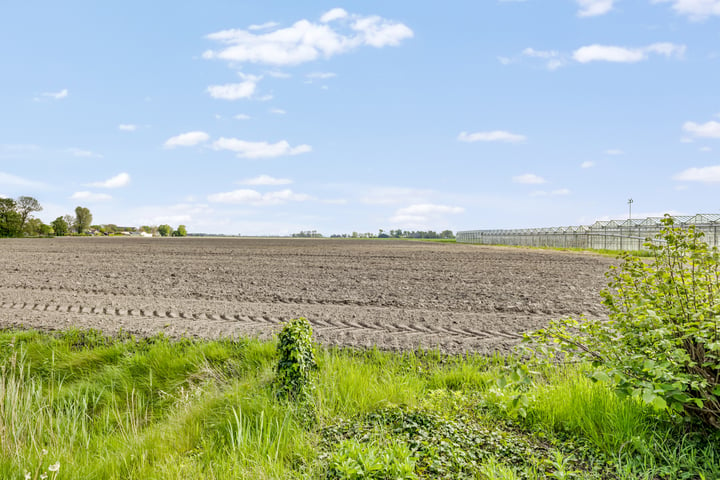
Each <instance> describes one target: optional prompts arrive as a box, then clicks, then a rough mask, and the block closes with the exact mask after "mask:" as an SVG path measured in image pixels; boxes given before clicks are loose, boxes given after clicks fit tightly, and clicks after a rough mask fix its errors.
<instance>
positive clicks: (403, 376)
mask: <svg viewBox="0 0 720 480" xmlns="http://www.w3.org/2000/svg"><path fill="white" fill-rule="evenodd" d="M274 352H275V346H274V344H273V343H272V342H265V343H263V342H257V341H250V340H239V341H230V340H226V341H214V342H211V341H189V340H182V341H170V340H169V339H167V338H163V337H153V338H149V339H136V338H132V337H128V336H121V337H119V338H106V337H103V336H102V335H100V334H98V333H96V332H80V331H68V332H61V333H56V334H41V333H38V332H32V331H8V332H0V478H3V479H16V478H17V479H22V478H24V476H25V473H26V472H31V473H32V474H35V473H36V472H40V473H43V472H44V473H52V472H51V471H50V470H49V468H50V467H51V466H52V465H57V462H59V468H60V470H59V471H58V472H55V473H56V474H57V478H59V479H66V478H67V479H74V478H84V479H108V478H111V479H112V478H116V479H154V478H157V479H173V478H177V479H181V478H182V479H186V478H208V479H228V478H260V479H263V478H268V479H270V478H272V479H275V478H322V477H325V476H327V477H329V478H343V477H338V476H337V475H338V473H337V472H339V471H340V470H339V468H340V467H341V466H343V465H345V466H347V465H355V464H353V463H352V462H356V460H358V458H360V459H364V460H363V461H364V462H366V463H365V464H364V465H366V467H367V465H369V464H368V463H367V462H370V463H372V462H376V463H377V462H379V463H377V465H380V466H379V467H378V466H377V465H376V467H377V468H381V467H382V465H384V466H385V467H387V466H388V465H390V466H394V467H393V468H395V467H397V468H399V469H400V470H397V471H405V470H402V468H405V469H407V468H408V465H409V466H410V467H412V468H415V469H416V472H415V473H414V474H413V475H416V476H419V478H456V475H459V473H458V472H466V473H467V472H474V473H473V475H474V476H475V478H554V477H552V475H556V473H553V472H559V471H560V470H558V468H560V467H557V465H560V466H562V465H564V464H563V462H570V463H568V465H570V464H572V468H573V469H576V470H577V471H578V472H580V473H577V474H573V475H575V477H568V478H627V479H636V478H637V479H639V478H653V479H654V478H668V479H670V478H699V475H700V474H703V475H705V478H720V470H719V469H718V467H717V464H718V460H719V459H720V447H719V446H718V443H719V442H717V441H716V437H712V435H713V434H712V433H711V432H706V431H702V430H698V429H696V427H691V426H688V425H677V424H674V423H673V422H672V421H671V419H669V418H661V417H658V416H657V415H655V414H654V413H653V412H649V411H647V410H646V409H644V408H643V407H641V406H640V405H639V404H637V403H636V402H634V401H632V400H629V399H620V398H618V397H617V396H615V395H614V394H613V393H612V392H610V391H609V390H608V389H607V388H606V387H604V386H603V385H601V384H595V383H593V382H591V381H589V380H588V379H587V378H586V377H585V376H584V374H583V371H582V368H574V367H573V368H570V369H567V370H553V371H547V372H543V376H542V380H538V381H537V382H535V383H534V384H533V385H532V387H531V389H530V390H529V391H528V392H527V393H528V394H529V396H530V397H531V398H532V401H531V402H530V404H529V405H528V408H527V415H526V416H525V417H524V418H518V417H513V416H511V415H509V414H506V413H504V412H503V411H502V410H500V409H493V408H487V407H488V401H489V400H488V399H492V398H493V397H492V396H491V395H489V392H490V391H491V390H492V389H493V388H495V387H494V386H495V384H496V380H497V378H498V376H500V375H501V374H502V369H501V366H502V364H503V363H505V362H506V361H507V359H502V358H500V357H496V358H484V357H475V356H468V357H447V356H444V355H441V354H440V353H438V352H405V353H387V352H379V351H366V352H359V351H352V350H337V349H320V350H319V352H318V357H317V360H318V366H319V369H318V371H317V379H316V380H317V381H316V383H315V385H316V388H315V390H314V392H313V395H312V398H311V399H310V405H305V406H302V405H295V404H293V403H290V402H288V401H285V400H282V399H279V398H278V397H277V396H276V394H275V391H274V389H273V386H272V380H273V378H274V362H275V356H274ZM418 435H421V436H420V437H419V436H418ZM422 435H429V436H430V437H428V438H426V439H425V440H423V438H424V437H422ZM703 436H704V437H703ZM453 439H455V440H453ZM454 441H457V442H460V443H459V444H458V445H460V444H461V445H476V446H477V448H478V449H482V455H479V456H478V457H477V458H479V459H480V460H478V462H477V463H476V464H472V463H463V462H467V461H466V460H462V459H463V458H465V457H466V455H467V454H468V453H469V452H467V451H464V450H463V449H465V450H466V449H467V448H473V447H462V449H458V448H457V447H453V445H452V443H453V442H454ZM423 442H425V444H427V445H428V447H427V448H425V447H422V445H425V444H424V443H423ZM342 445H344V447H343V446H342ZM351 447H352V448H351ZM417 448H420V449H421V450H417ZM423 449H424V450H423ZM392 452H395V453H392ZM398 452H400V453H398ZM393 455H395V456H393ZM428 455H429V456H428ZM467 458H470V457H467ZM575 459H576V460H578V461H577V462H576V461H575ZM596 460H597V462H595V461H596ZM358 461H359V460H358ZM431 461H432V462H435V463H436V464H437V465H440V466H439V467H437V470H435V471H436V472H446V474H445V473H443V474H437V475H430V474H428V473H423V472H424V471H425V470H423V469H427V468H431V465H432V463H431ZM343 462H344V463H343ZM383 462H384V463H383ZM393 462H395V463H393ZM553 462H555V463H553ZM594 462H595V463H597V465H600V466H602V468H603V469H604V470H603V473H602V475H604V476H602V477H600V476H598V475H600V474H599V473H598V471H599V470H598V471H594V470H593V468H594V467H593V465H595V463H594ZM356 463H357V462H356ZM360 463H362V462H360ZM331 465H335V466H336V467H337V468H335V467H332V468H331ZM398 465H399V467H398ZM553 465H555V466H553ZM385 467H382V468H385ZM400 467H402V468H400ZM387 468H390V467H387ZM432 468H435V467H432ZM443 468H445V470H443ZM453 468H458V469H460V470H457V471H454V470H452V469H453ZM568 468H569V467H568ZM570 470H572V469H570ZM428 471H429V470H428ZM447 472H449V473H447ZM648 472H650V473H648ZM688 472H694V473H693V474H694V475H695V476H692V475H691V474H690V473H688ZM443 475H444V476H443ZM448 475H449V476H448ZM557 475H560V473H557ZM49 478H52V477H49ZM407 478H411V477H407ZM557 478H559V477H557Z"/></svg>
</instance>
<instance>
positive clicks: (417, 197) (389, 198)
mask: <svg viewBox="0 0 720 480" xmlns="http://www.w3.org/2000/svg"><path fill="white" fill-rule="evenodd" d="M363 193H364V195H363V196H362V197H361V198H360V201H361V202H362V203H365V204H369V205H397V204H402V203H425V202H426V201H427V199H428V198H429V197H430V196H431V195H432V194H433V191H432V190H423V189H417V188H406V187H370V188H364V189H363Z"/></svg>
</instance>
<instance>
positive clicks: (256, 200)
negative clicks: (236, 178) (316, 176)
mask: <svg viewBox="0 0 720 480" xmlns="http://www.w3.org/2000/svg"><path fill="white" fill-rule="evenodd" d="M311 198H312V197H310V196H309V195H305V194H302V193H295V192H293V191H292V190H290V189H286V190H280V191H277V192H268V193H260V192H258V191H257V190H249V189H240V190H233V191H231V192H223V193H215V194H212V195H209V196H208V200H209V201H211V202H213V203H230V204H234V205H252V206H256V207H261V206H269V205H282V204H284V203H288V202H304V201H307V200H310V199H311Z"/></svg>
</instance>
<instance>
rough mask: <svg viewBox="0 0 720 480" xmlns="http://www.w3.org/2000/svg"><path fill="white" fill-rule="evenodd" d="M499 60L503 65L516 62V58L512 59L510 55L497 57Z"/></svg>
mask: <svg viewBox="0 0 720 480" xmlns="http://www.w3.org/2000/svg"><path fill="white" fill-rule="evenodd" d="M497 59H498V62H500V63H501V64H502V65H510V64H513V63H515V62H516V60H515V59H512V58H510V57H497Z"/></svg>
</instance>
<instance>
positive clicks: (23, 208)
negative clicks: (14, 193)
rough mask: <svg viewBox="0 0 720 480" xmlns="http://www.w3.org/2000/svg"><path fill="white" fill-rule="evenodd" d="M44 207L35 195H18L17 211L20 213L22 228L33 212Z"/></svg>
mask: <svg viewBox="0 0 720 480" xmlns="http://www.w3.org/2000/svg"><path fill="white" fill-rule="evenodd" d="M42 209H43V208H42V206H41V205H40V202H38V201H37V200H36V199H34V198H33V197H18V199H17V212H18V213H19V214H20V218H21V222H20V228H21V229H22V228H23V227H24V226H25V222H27V219H28V217H29V216H30V214H31V213H32V212H39V211H41V210H42Z"/></svg>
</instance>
